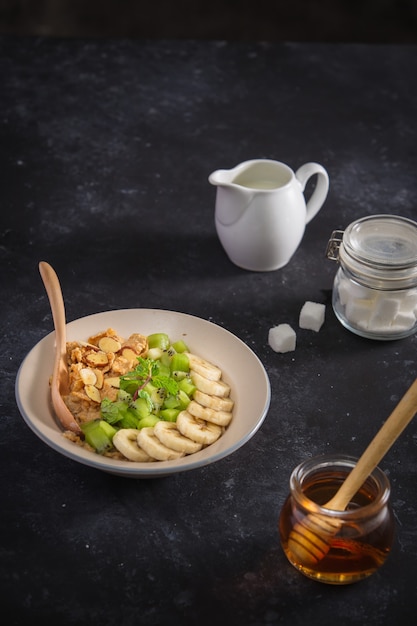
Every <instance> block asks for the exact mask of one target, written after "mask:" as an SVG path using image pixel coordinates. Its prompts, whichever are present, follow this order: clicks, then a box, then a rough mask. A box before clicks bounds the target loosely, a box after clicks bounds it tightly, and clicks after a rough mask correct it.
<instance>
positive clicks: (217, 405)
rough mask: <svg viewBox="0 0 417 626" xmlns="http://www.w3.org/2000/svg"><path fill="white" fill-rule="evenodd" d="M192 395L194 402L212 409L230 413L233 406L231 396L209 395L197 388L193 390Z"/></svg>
mask: <svg viewBox="0 0 417 626" xmlns="http://www.w3.org/2000/svg"><path fill="white" fill-rule="evenodd" d="M193 397H194V400H195V401H196V402H198V403H199V404H201V405H202V406H207V407H208V408H209V409H213V411H228V412H229V413H230V412H231V411H232V409H233V406H234V402H233V400H232V399H231V398H219V396H210V395H209V394H208V393H203V392H202V391H199V390H198V389H197V391H195V392H194V396H193Z"/></svg>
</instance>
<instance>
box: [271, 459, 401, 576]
mask: <svg viewBox="0 0 417 626" xmlns="http://www.w3.org/2000/svg"><path fill="white" fill-rule="evenodd" d="M356 462H357V459H355V458H353V457H350V456H345V455H323V456H322V457H316V458H311V459H308V460H306V461H304V462H302V463H300V465H298V466H297V467H296V468H295V469H294V470H293V472H292V474H291V477H290V493H289V495H288V497H287V499H286V501H285V503H284V505H283V507H282V510H281V513H280V517H279V533H280V538H281V545H282V548H283V550H284V553H285V555H286V556H287V558H288V560H289V561H290V563H291V564H292V565H293V566H294V567H295V568H296V569H298V570H299V571H300V572H301V573H302V574H304V575H305V576H307V577H309V578H312V579H314V580H317V581H319V582H323V583H329V584H334V585H345V584H348V583H353V582H356V581H359V580H362V579H363V578H366V577H368V576H370V575H371V574H373V572H375V571H376V570H377V569H378V568H379V567H381V565H383V563H384V562H385V560H386V558H387V556H388V554H389V552H390V550H391V547H392V543H393V539H394V516H393V513H392V509H391V506H390V503H389V498H390V484H389V481H388V478H387V477H386V475H385V474H384V472H383V471H382V470H381V469H380V468H376V469H375V470H374V471H373V472H372V474H371V475H370V476H369V477H368V478H367V480H366V481H365V483H364V484H363V485H362V487H361V488H360V489H359V491H358V492H357V493H356V494H355V495H354V496H353V498H352V499H351V501H350V503H349V504H348V506H347V507H346V509H345V510H344V511H335V510H331V509H327V508H325V504H326V502H328V501H329V500H330V498H331V497H332V496H333V495H334V494H335V493H336V491H337V490H338V488H339V487H340V485H341V484H342V482H343V481H344V480H345V478H346V476H347V475H348V473H349V472H350V471H351V470H352V468H353V467H354V466H355V464H356ZM317 516H320V520H319V523H320V526H319V527H317V525H316V526H314V525H313V526H311V524H314V520H316V521H317ZM323 524H324V526H323ZM307 527H308V528H313V533H314V535H313V537H312V536H311V534H310V535H308V539H309V538H311V537H312V541H313V549H312V553H310V552H309V553H306V554H304V551H303V550H302V549H301V550H299V545H300V544H299V543H297V539H299V535H298V537H297V532H298V533H299V532H301V533H303V534H304V537H305V534H306V533H308V532H310V531H308V530H307ZM317 528H319V530H317ZM323 528H324V529H325V530H323ZM300 529H301V530H300ZM317 534H319V537H317ZM320 544H322V545H321V546H320ZM310 545H311V544H310ZM316 546H317V548H318V549H319V552H317V548H316ZM323 546H324V547H323ZM313 553H314V554H313Z"/></svg>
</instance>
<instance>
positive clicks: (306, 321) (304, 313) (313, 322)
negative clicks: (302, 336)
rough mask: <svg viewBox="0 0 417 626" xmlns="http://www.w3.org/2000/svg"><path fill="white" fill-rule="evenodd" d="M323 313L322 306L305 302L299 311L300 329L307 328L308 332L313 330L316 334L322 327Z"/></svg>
mask: <svg viewBox="0 0 417 626" xmlns="http://www.w3.org/2000/svg"><path fill="white" fill-rule="evenodd" d="M325 312H326V307H325V305H324V304H319V303H318V302H310V301H307V302H305V303H304V305H303V308H302V309H301V311H300V320H299V325H300V328H307V329H308V330H314V331H315V332H316V333H318V332H319V330H320V328H321V327H322V326H323V322H324V315H325Z"/></svg>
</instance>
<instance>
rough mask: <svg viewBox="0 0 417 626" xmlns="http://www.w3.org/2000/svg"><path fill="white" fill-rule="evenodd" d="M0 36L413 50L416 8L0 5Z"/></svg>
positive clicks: (237, 3)
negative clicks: (408, 45) (343, 43)
mask: <svg viewBox="0 0 417 626" xmlns="http://www.w3.org/2000/svg"><path fill="white" fill-rule="evenodd" d="M0 33H2V34H19V35H41V36H52V37H141V38H144V37H152V38H153V37H156V38H158V39H161V38H164V39H176V38H179V39H184V38H185V39H227V40H229V41H230V40H234V41H322V42H324V41H327V42H332V41H333V42H338V41H348V42H353V41H355V42H362V43H370V42H372V43H416V42H417V0H360V1H359V2H352V0H293V1H292V2H282V1H281V2H280V0H257V2H256V3H253V2H251V1H250V0H227V1H226V2H225V1H224V0H210V2H204V0H153V2H147V1H146V0H123V1H122V2H120V0H0Z"/></svg>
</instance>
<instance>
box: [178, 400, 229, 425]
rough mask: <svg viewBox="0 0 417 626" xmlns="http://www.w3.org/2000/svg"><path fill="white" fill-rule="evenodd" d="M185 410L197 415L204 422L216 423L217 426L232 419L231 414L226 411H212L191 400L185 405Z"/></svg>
mask: <svg viewBox="0 0 417 626" xmlns="http://www.w3.org/2000/svg"><path fill="white" fill-rule="evenodd" d="M187 411H188V412H189V413H191V415H193V416H194V417H199V418H200V419H202V420H206V422H210V423H212V424H217V425H218V426H227V425H228V424H229V423H230V420H231V419H232V414H231V413H229V412H226V411H213V409H209V408H208V407H206V406H201V404H199V403H198V402H195V401H194V400H191V402H190V403H189V405H188V406H187Z"/></svg>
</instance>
